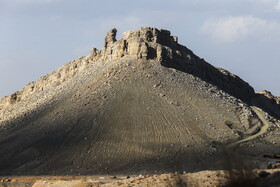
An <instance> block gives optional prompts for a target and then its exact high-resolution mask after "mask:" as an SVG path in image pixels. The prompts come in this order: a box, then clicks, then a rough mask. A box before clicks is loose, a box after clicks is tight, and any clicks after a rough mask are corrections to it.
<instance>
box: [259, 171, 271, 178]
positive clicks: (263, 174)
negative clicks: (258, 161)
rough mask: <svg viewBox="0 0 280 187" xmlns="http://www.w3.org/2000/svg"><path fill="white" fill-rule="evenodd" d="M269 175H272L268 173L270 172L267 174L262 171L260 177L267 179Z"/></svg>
mask: <svg viewBox="0 0 280 187" xmlns="http://www.w3.org/2000/svg"><path fill="white" fill-rule="evenodd" d="M268 175H270V173H268V172H266V171H261V172H260V173H259V177H260V178H265V177H267V176H268Z"/></svg>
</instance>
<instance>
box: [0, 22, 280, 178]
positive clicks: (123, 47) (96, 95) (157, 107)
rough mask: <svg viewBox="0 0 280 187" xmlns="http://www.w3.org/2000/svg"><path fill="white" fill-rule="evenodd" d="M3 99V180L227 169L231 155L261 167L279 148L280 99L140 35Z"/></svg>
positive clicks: (111, 41) (163, 40)
mask: <svg viewBox="0 0 280 187" xmlns="http://www.w3.org/2000/svg"><path fill="white" fill-rule="evenodd" d="M116 34H117V30H116V29H112V30H110V31H109V32H108V33H107V34H106V37H105V43H104V48H103V49H102V50H98V49H96V48H93V49H91V51H90V54H89V55H88V56H85V57H79V58H77V59H75V60H73V61H71V62H69V63H67V64H65V65H64V66H62V67H61V68H59V69H58V70H55V71H54V72H52V73H50V74H48V75H46V76H44V77H42V78H40V79H39V80H38V81H36V82H31V83H29V84H28V85H27V86H26V87H24V88H23V89H22V90H21V91H19V92H16V93H14V94H12V95H11V96H7V97H4V98H1V99H0V129H1V130H0V146H1V149H0V174H1V175H20V174H25V175H26V174H60V175H66V174H71V175H75V174H101V173H103V174H104V173H105V174H108V173H117V174H119V173H143V172H146V173H154V172H167V171H194V170H202V169H218V168H220V169H221V168H223V165H222V164H221V163H220V161H221V159H222V150H224V148H230V149H234V150H235V152H238V153H239V155H242V159H241V160H254V161H255V162H254V163H253V164H252V165H251V167H253V168H255V167H263V166H264V165H265V164H266V162H267V160H264V159H260V158H259V156H260V155H262V154H273V153H274V151H275V150H277V146H275V144H278V143H280V139H279V138H278V136H277V133H278V131H279V125H280V122H279V116H280V105H279V98H278V97H276V96H273V95H272V94H270V93H269V92H267V91H262V92H259V93H255V92H254V89H253V88H252V87H251V86H250V85H249V84H248V83H247V82H245V81H243V80H242V79H241V78H239V77H238V76H236V75H234V74H232V73H230V72H228V71H226V70H224V69H221V68H216V67H214V66H212V65H211V64H209V63H207V62H206V61H205V60H204V59H202V58H199V57H198V56H196V55H195V54H194V53H193V52H192V51H191V50H189V49H188V48H186V47H185V46H183V45H180V44H179V43H178V37H176V36H171V34H170V32H169V31H167V30H163V29H156V28H151V27H142V28H141V29H140V30H136V31H128V32H125V33H124V34H123V36H122V38H121V39H120V40H117V39H116Z"/></svg>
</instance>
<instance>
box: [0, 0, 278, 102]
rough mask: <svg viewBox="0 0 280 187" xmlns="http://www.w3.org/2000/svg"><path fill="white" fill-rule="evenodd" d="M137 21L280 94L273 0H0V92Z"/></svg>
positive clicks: (43, 72)
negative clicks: (169, 35) (173, 36)
mask: <svg viewBox="0 0 280 187" xmlns="http://www.w3.org/2000/svg"><path fill="white" fill-rule="evenodd" d="M141 26H151V27H157V28H164V29H168V30H170V31H171V33H172V35H175V36H178V37H179V43H181V44H183V45H185V46H187V47H188V48H189V49H191V50H192V51H193V52H194V53H196V54H197V55H198V56H200V57H202V58H204V59H205V60H206V61H207V62H209V63H211V64H212V65H214V66H218V67H222V68H224V69H227V70H229V71H231V72H232V73H235V74H237V75H239V76H240V77H241V78H243V79H244V80H246V81H247V82H249V83H250V84H251V85H252V86H253V87H254V88H255V90H256V91H258V90H263V89H266V90H269V91H271V92H272V93H273V94H275V95H280V86H279V85H280V84H279V80H280V73H279V70H280V0H141V1H134V0H118V1H117V0H104V1H96V0H79V1H71V0H0V97H2V96H5V95H10V94H12V93H13V92H15V91H17V90H20V89H21V88H23V87H24V86H25V85H26V84H28V83H29V82H30V81H35V80H37V79H39V78H40V77H41V76H43V75H46V74H48V73H50V72H51V71H53V70H55V69H57V68H58V67H60V66H62V65H63V64H65V63H67V62H68V61H70V60H73V59H75V58H77V57H79V56H85V55H88V53H89V51H90V49H91V48H92V47H97V48H98V49H102V48H103V44H104V41H103V39H104V36H105V34H106V32H107V31H108V30H109V29H111V28H113V27H116V28H117V29H118V36H117V38H120V37H121V36H122V33H123V32H125V31H127V30H136V29H140V27H141Z"/></svg>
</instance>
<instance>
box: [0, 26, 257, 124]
mask: <svg viewBox="0 0 280 187" xmlns="http://www.w3.org/2000/svg"><path fill="white" fill-rule="evenodd" d="M116 33H117V30H116V29H112V30H110V31H109V32H108V33H107V34H106V37H105V44H104V49H102V50H97V49H96V48H93V49H92V50H91V51H90V54H89V55H88V56H86V57H79V58H77V59H76V60H73V61H71V62H69V63H67V64H65V65H64V66H62V67H61V68H59V69H58V70H56V71H54V72H52V73H50V74H49V75H46V76H44V77H42V78H40V79H39V80H38V81H36V82H31V83H29V84H28V85H27V86H26V87H24V88H23V89H22V90H21V91H19V92H16V93H14V94H12V95H11V96H9V97H4V98H1V99H0V111H1V113H0V122H1V121H2V122H3V121H5V120H7V119H8V118H9V117H7V113H6V112H5V111H9V113H13V112H12V111H13V105H14V104H15V103H18V102H21V101H24V100H25V99H26V98H30V97H32V96H33V95H34V94H38V93H40V92H43V91H46V90H48V89H51V88H53V87H57V86H59V85H62V84H63V83H64V82H67V81H69V80H70V79H72V78H73V77H74V76H75V75H77V74H79V73H80V72H82V71H83V70H84V69H86V68H87V66H89V65H91V64H94V63H95V62H97V61H103V62H106V61H112V60H113V61H115V60H119V59H121V58H123V57H124V56H130V57H131V58H135V59H146V60H153V61H157V62H158V63H160V64H162V65H164V66H167V67H172V68H176V69H178V70H180V71H183V72H187V73H191V74H193V75H194V76H197V77H199V78H201V79H202V80H205V81H207V82H210V83H211V84H214V85H216V86H217V87H218V88H220V89H222V90H224V91H226V92H227V93H229V94H231V95H233V96H235V97H237V98H239V99H241V100H243V101H245V102H250V99H251V97H253V96H254V94H255V93H254V90H253V88H252V87H251V86H250V85H249V84H248V83H246V82H245V81H243V80H242V79H240V78H239V77H238V76H236V75H234V74H231V73H230V72H228V71H226V70H223V69H220V68H215V67H213V66H212V65H210V64H209V63H207V62H206V61H205V60H204V59H201V58H199V57H198V56H196V55H195V54H194V53H193V52H192V51H191V50H189V49H187V48H186V47H184V46H182V45H180V44H179V43H178V37H176V36H171V34H170V32H169V31H167V30H163V29H156V28H151V27H142V28H141V29H140V30H135V31H128V32H125V33H124V34H123V37H122V38H121V39H120V40H119V41H117V40H116ZM49 99H52V97H51V98H49ZM47 100H48V99H46V100H45V102H47ZM38 105H40V103H38ZM36 107H37V105H34V106H32V104H31V105H29V107H28V110H32V109H35V108H36ZM22 111H25V110H24V109H23V110H22ZM20 113H22V114H24V113H26V111H25V112H20ZM15 115H18V113H17V114H15Z"/></svg>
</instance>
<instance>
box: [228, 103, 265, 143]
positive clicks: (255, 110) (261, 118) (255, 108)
mask: <svg viewBox="0 0 280 187" xmlns="http://www.w3.org/2000/svg"><path fill="white" fill-rule="evenodd" d="M251 108H252V110H253V111H254V112H255V113H256V115H257V116H258V118H259V119H260V120H261V122H262V123H263V126H262V127H261V129H260V131H259V132H258V133H256V134H254V135H252V136H248V137H247V138H244V139H241V140H238V141H236V142H233V143H231V144H229V145H228V146H227V147H234V146H236V145H238V144H240V143H243V142H247V141H249V140H252V139H254V138H257V137H259V136H261V135H263V134H264V133H266V132H267V129H268V128H269V126H270V123H269V122H268V121H267V120H266V119H265V117H264V113H263V111H260V110H259V109H258V108H257V107H255V106H251Z"/></svg>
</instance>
